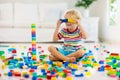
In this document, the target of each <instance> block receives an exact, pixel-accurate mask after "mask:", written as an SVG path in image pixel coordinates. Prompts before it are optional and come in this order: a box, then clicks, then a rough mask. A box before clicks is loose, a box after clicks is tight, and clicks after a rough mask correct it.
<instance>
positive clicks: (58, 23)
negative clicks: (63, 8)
mask: <svg viewBox="0 0 120 80" xmlns="http://www.w3.org/2000/svg"><path fill="white" fill-rule="evenodd" d="M61 24H62V21H61V20H60V19H59V20H58V21H57V28H59V27H60V25H61Z"/></svg>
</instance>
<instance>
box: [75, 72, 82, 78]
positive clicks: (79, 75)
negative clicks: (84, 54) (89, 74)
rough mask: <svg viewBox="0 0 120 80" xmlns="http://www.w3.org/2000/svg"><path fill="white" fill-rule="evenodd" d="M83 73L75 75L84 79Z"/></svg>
mask: <svg viewBox="0 0 120 80" xmlns="http://www.w3.org/2000/svg"><path fill="white" fill-rule="evenodd" d="M83 76H84V75H83V73H81V74H77V75H75V77H83Z"/></svg>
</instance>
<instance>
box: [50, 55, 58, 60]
mask: <svg viewBox="0 0 120 80" xmlns="http://www.w3.org/2000/svg"><path fill="white" fill-rule="evenodd" d="M49 59H50V60H51V61H56V60H59V59H58V58H56V57H54V56H52V55H49Z"/></svg>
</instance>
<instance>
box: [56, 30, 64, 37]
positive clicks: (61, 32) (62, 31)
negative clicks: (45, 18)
mask: <svg viewBox="0 0 120 80" xmlns="http://www.w3.org/2000/svg"><path fill="white" fill-rule="evenodd" d="M63 34H64V29H62V30H61V31H60V32H59V33H58V34H57V35H58V38H59V39H62V38H63V37H64V35H63Z"/></svg>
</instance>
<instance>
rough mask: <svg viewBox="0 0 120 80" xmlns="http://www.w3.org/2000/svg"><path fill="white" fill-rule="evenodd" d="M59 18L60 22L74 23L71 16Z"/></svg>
mask: <svg viewBox="0 0 120 80" xmlns="http://www.w3.org/2000/svg"><path fill="white" fill-rule="evenodd" d="M60 20H61V21H62V23H63V22H64V23H67V22H69V23H73V24H75V23H76V20H73V19H72V18H68V19H60Z"/></svg>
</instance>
